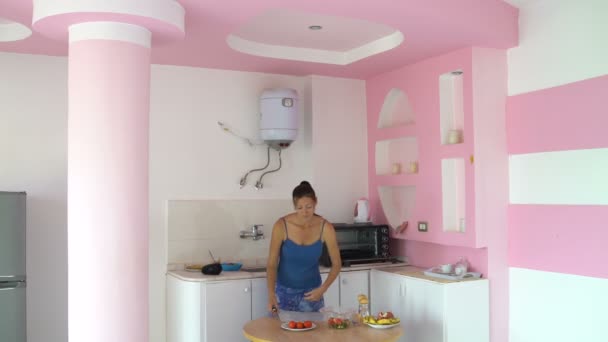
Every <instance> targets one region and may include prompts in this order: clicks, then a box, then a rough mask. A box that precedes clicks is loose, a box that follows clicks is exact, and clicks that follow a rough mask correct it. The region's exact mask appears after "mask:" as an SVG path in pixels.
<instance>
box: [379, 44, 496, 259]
mask: <svg viewBox="0 0 608 342" xmlns="http://www.w3.org/2000/svg"><path fill="white" fill-rule="evenodd" d="M506 96H507V65H506V51H504V50H496V49H485V48H467V49H462V50H458V51H454V52H452V53H449V54H446V55H442V56H439V57H435V58H432V59H428V60H425V61H422V62H419V63H416V64H413V65H409V66H406V67H403V68H401V69H398V70H395V71H392V72H389V73H386V74H383V75H380V76H377V77H375V78H372V79H370V80H369V81H368V82H367V100H368V151H369V156H370V164H369V169H368V171H369V175H370V179H369V186H370V189H369V194H370V200H371V205H372V219H373V220H374V222H377V223H382V222H386V223H388V224H389V225H390V226H391V227H393V228H395V229H393V230H392V237H394V238H403V239H408V240H417V241H426V242H433V243H439V244H444V245H452V246H466V247H476V248H480V247H486V246H487V232H491V231H492V229H493V228H492V227H493V225H495V224H496V222H500V220H504V217H505V210H506V204H507V200H508V197H507V196H508V193H507V191H508V188H507V180H508V175H507V170H508V160H507V153H506V132H505V129H506V127H505V102H506ZM419 222H423V223H425V224H426V225H425V226H426V231H421V230H420V231H419V230H418V223H419ZM404 223H407V229H405V230H402V229H401V228H404V227H405V226H406V225H405V224H404Z"/></svg>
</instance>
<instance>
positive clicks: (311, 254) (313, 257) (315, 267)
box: [277, 219, 325, 289]
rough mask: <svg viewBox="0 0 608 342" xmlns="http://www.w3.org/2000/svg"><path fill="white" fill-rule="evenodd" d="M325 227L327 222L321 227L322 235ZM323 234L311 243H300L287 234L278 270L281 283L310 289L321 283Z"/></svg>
mask: <svg viewBox="0 0 608 342" xmlns="http://www.w3.org/2000/svg"><path fill="white" fill-rule="evenodd" d="M283 220H284V219H283ZM284 222H285V221H284ZM324 227H325V222H323V226H322V227H321V236H323V228H324ZM285 234H286V235H287V222H285ZM321 236H319V240H317V241H315V242H314V243H312V244H310V245H298V244H297V243H295V242H293V241H291V240H290V239H289V236H288V235H287V238H286V239H285V241H283V244H282V245H281V253H280V258H279V269H278V272H277V281H278V283H279V284H281V285H283V286H285V287H289V288H292V289H309V288H315V287H319V286H320V285H321V273H320V272H319V258H320V257H321V252H322V251H323V241H321Z"/></svg>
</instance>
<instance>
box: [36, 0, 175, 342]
mask: <svg viewBox="0 0 608 342" xmlns="http://www.w3.org/2000/svg"><path fill="white" fill-rule="evenodd" d="M49 3H53V5H49ZM76 3H78V4H75V2H73V1H70V0H59V1H54V2H48V1H42V0H40V1H36V2H35V6H36V7H37V9H36V8H35V10H34V28H35V29H37V30H39V31H41V32H43V33H46V34H48V35H49V36H51V37H56V38H62V37H63V36H66V33H67V36H68V37H69V42H70V45H69V67H68V70H69V78H68V79H69V85H68V90H69V91H68V96H69V99H68V104H69V112H68V229H67V231H68V336H69V340H70V341H75V342H80V341H88V342H107V341H113V342H119V341H120V342H122V341H124V342H147V341H148V340H149V336H148V335H149V333H148V330H149V329H148V148H149V146H148V145H149V144H148V129H149V106H150V105H149V103H150V98H149V97H150V44H151V40H152V36H153V35H157V33H161V34H158V36H159V37H160V38H167V37H169V38H170V36H171V35H174V34H175V32H179V31H180V30H179V29H177V30H176V29H175V28H176V27H178V28H179V27H181V29H182V30H181V32H182V33H183V9H181V7H179V5H178V7H175V4H177V3H176V2H174V1H171V0H154V1H151V2H150V3H148V2H145V4H146V8H138V6H141V5H138V1H124V2H122V3H121V2H115V1H96V0H85V1H81V2H80V1H79V2H76ZM139 3H140V4H141V2H139ZM83 4H84V7H83ZM106 5H107V8H104V6H106ZM123 5H124V8H117V7H120V6H123ZM165 5H166V6H165ZM86 6H92V7H94V9H95V10H97V11H99V13H94V12H93V11H91V10H89V9H87V8H86ZM172 10H177V12H172ZM180 10H181V12H180ZM117 11H118V12H117ZM120 11H122V12H120ZM138 11H140V12H141V13H139V12H138ZM113 12H114V13H113ZM179 13H181V15H182V17H181V23H180V22H179V20H178V23H177V24H176V23H174V22H173V21H172V20H173V19H175V18H179ZM165 14H167V15H168V18H166V19H167V20H166V21H165V22H163V19H165V18H163V15H165ZM166 22H168V24H166V25H165V24H163V23H166ZM164 25H165V26H167V27H168V28H169V29H168V30H165V27H163V26H164ZM180 25H181V26H180ZM166 31H169V32H170V34H168V35H167V34H165V35H163V34H162V33H163V32H166Z"/></svg>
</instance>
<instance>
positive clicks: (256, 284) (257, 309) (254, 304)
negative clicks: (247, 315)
mask: <svg viewBox="0 0 608 342" xmlns="http://www.w3.org/2000/svg"><path fill="white" fill-rule="evenodd" d="M265 316H268V282H267V279H266V278H255V279H251V319H258V318H261V317H265Z"/></svg>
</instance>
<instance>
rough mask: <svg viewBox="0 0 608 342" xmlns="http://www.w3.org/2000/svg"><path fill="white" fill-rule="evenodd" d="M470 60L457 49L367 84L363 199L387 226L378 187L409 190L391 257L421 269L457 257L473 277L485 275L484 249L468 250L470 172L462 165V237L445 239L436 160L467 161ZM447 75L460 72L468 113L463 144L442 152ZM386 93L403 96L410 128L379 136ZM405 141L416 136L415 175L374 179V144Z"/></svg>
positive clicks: (470, 51) (471, 237)
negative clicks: (412, 190) (411, 203)
mask: <svg viewBox="0 0 608 342" xmlns="http://www.w3.org/2000/svg"><path fill="white" fill-rule="evenodd" d="M472 58H473V49H471V48H467V49H462V50H458V51H454V52H452V53H449V54H446V55H442V56H439V57H435V58H432V59H428V60H425V61H422V62H420V63H417V64H413V65H409V66H405V67H403V68H400V69H397V70H395V71H392V72H389V73H386V74H383V75H380V76H377V77H374V78H372V79H370V80H368V81H367V101H368V102H367V104H368V140H369V143H368V154H369V167H368V172H369V175H370V181H369V182H370V184H369V197H370V204H371V208H372V219H373V221H374V222H379V223H380V222H387V219H386V217H385V216H384V213H383V211H382V206H381V203H380V199H379V194H378V190H377V189H378V187H379V186H387V185H392V186H399V185H413V186H415V187H416V204H415V208H414V209H412V216H411V217H410V219H409V228H408V229H407V230H406V231H405V232H404V233H400V234H396V233H393V235H392V237H393V238H396V239H403V240H407V241H405V242H398V241H396V242H395V243H394V244H393V253H394V254H406V255H407V256H408V257H409V258H410V262H411V263H412V264H414V265H417V266H422V267H427V266H428V267H430V266H433V265H437V264H440V263H448V262H450V263H453V262H456V261H457V260H458V257H459V256H465V257H467V258H468V259H469V261H470V262H471V264H472V266H473V268H474V269H475V270H476V271H479V272H481V273H483V274H487V273H488V269H487V251H486V249H485V248H484V249H477V248H469V247H472V246H474V245H475V243H476V242H475V224H474V214H473V213H474V210H473V208H474V204H473V203H474V190H473V189H474V187H473V184H474V181H473V172H472V169H473V166H472V165H471V164H470V163H468V162H467V163H465V164H466V165H465V169H466V172H465V175H466V176H465V177H466V179H465V182H466V184H467V187H468V189H467V198H466V206H465V207H466V217H467V222H466V224H467V226H466V229H467V233H466V234H458V233H445V232H443V231H442V229H441V228H440V227H441V222H442V209H441V208H442V207H441V200H442V199H441V196H442V195H441V194H442V189H441V159H442V158H450V157H462V156H465V155H468V152H469V151H472V150H473V146H474V140H473V135H472V134H468V135H467V132H472V131H473V124H472V119H471V117H472V116H470V113H471V112H472V110H473V101H472V96H471V93H472V91H473V87H472V86H473V85H472V77H471V75H472V71H473V65H472ZM452 70H462V71H463V72H464V75H465V78H464V80H463V93H464V111H465V113H469V116H465V122H464V131H465V142H464V143H463V144H459V145H451V146H442V145H441V143H440V140H441V139H440V135H439V134H440V133H439V127H440V125H439V76H440V75H442V74H444V73H447V72H449V71H452ZM467 75H468V76H467ZM392 88H398V89H400V90H402V91H403V92H404V93H405V94H407V97H408V99H409V101H410V104H411V107H412V109H413V112H414V116H415V126H404V127H394V128H385V129H382V130H379V129H377V128H376V127H377V122H378V117H379V114H380V109H381V108H382V105H383V103H384V100H385V97H386V95H387V94H388V93H389V91H390V90H391V89H392ZM505 94H506V91H505ZM405 136H416V138H417V140H418V161H419V172H418V174H416V175H397V176H392V175H391V176H382V177H376V170H375V152H376V151H375V142H376V141H380V140H387V139H396V138H400V137H405ZM417 221H427V222H428V223H429V227H430V229H429V232H427V233H422V232H418V231H417V229H416V222H417ZM403 248H405V249H403Z"/></svg>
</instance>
